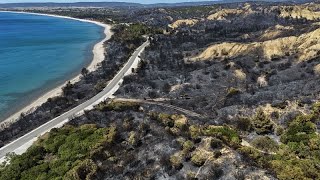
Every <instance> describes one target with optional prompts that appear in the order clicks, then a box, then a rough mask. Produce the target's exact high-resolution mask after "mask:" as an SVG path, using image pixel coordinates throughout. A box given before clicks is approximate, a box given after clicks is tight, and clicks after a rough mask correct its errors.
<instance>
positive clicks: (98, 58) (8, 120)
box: [0, 11, 113, 127]
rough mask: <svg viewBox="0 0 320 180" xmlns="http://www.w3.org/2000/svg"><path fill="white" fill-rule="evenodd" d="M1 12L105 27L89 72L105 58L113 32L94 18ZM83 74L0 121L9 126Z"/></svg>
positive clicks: (60, 92)
mask: <svg viewBox="0 0 320 180" xmlns="http://www.w3.org/2000/svg"><path fill="white" fill-rule="evenodd" d="M0 12H6V13H17V14H33V15H40V16H49V17H55V18H63V19H71V20H75V21H81V22H87V23H93V24H96V25H98V26H101V27H103V28H104V31H103V32H104V38H103V39H102V40H101V41H99V42H98V43H97V44H95V45H94V47H93V49H92V53H93V56H92V60H91V62H90V64H89V65H88V66H86V68H87V69H88V71H89V72H92V71H95V70H96V69H97V65H98V64H99V63H100V62H102V61H103V60H104V58H105V55H104V46H103V44H104V42H106V41H108V40H109V39H110V38H111V36H112V35H113V33H112V32H111V25H108V24H103V23H101V22H97V21H92V20H85V19H78V18H73V17H67V16H59V15H52V14H41V13H31V12H19V11H0ZM80 78H81V74H78V75H76V76H75V77H73V78H71V79H69V80H67V81H66V82H64V83H62V84H61V85H58V86H56V87H55V88H53V89H51V90H49V91H47V92H45V93H44V94H42V95H41V96H39V97H37V98H35V100H33V101H32V102H31V103H29V104H28V105H27V106H25V107H23V108H21V109H20V110H18V111H17V112H15V113H14V114H12V115H10V116H9V117H8V118H6V119H4V120H3V121H1V122H0V125H4V126H5V127H7V126H9V125H10V124H11V123H13V122H15V121H16V120H18V118H19V117H20V115H21V113H29V112H32V111H34V110H35V109H36V108H37V107H39V106H41V105H42V104H43V103H45V102H46V101H47V100H48V99H49V98H53V97H56V96H59V95H61V94H62V87H64V86H65V85H66V84H67V83H68V82H69V81H70V82H71V83H72V84H73V83H76V82H78V81H80Z"/></svg>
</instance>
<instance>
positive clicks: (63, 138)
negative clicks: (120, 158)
mask: <svg viewBox="0 0 320 180" xmlns="http://www.w3.org/2000/svg"><path fill="white" fill-rule="evenodd" d="M115 133H116V129H115V127H109V128H97V127H96V126H95V125H83V126H81V127H77V128H76V127H73V126H65V127H63V128H61V129H53V130H52V131H51V132H50V133H49V134H47V135H45V136H44V137H42V138H41V139H40V140H38V142H37V143H35V144H34V145H33V146H32V147H31V148H29V149H28V150H27V152H26V153H24V154H22V155H13V156H12V158H11V161H10V164H9V165H6V166H3V167H1V168H0V179H1V180H2V179H3V180H7V179H86V178H88V179H92V177H94V176H95V174H96V171H97V165H96V164H95V163H94V161H93V160H92V159H91V158H92V156H94V154H95V153H96V152H97V150H98V149H100V148H101V147H104V146H106V145H107V144H110V143H112V142H113V140H114V137H115Z"/></svg>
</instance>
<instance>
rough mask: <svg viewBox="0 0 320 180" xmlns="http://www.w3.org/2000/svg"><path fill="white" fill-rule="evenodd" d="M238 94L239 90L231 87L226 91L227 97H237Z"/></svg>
mask: <svg viewBox="0 0 320 180" xmlns="http://www.w3.org/2000/svg"><path fill="white" fill-rule="evenodd" d="M239 93H240V90H239V89H236V88H234V87H231V88H229V89H228V92H227V97H232V96H234V95H237V94H239Z"/></svg>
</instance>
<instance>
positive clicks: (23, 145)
mask: <svg viewBox="0 0 320 180" xmlns="http://www.w3.org/2000/svg"><path fill="white" fill-rule="evenodd" d="M148 45H149V41H146V42H145V43H143V44H142V45H141V46H140V47H139V48H137V49H136V51H135V52H134V53H133V54H132V56H131V57H130V59H129V60H128V62H127V63H126V64H125V65H124V66H123V68H122V69H121V70H120V71H119V72H118V73H117V75H116V76H115V77H114V78H113V79H112V80H111V81H110V82H109V83H108V85H107V86H106V87H105V88H104V89H103V91H102V92H100V93H99V94H97V95H96V96H94V97H93V98H91V99H89V100H88V101H86V102H84V103H82V104H80V105H78V106H77V107H75V108H73V109H71V110H70V111H68V112H66V113H64V114H62V115H60V116H58V117H56V118H54V119H52V120H50V121H49V122H47V123H45V124H43V125H42V126H40V127H38V128H36V129H34V130H33V131H31V132H29V133H27V134H25V135H24V136H22V137H20V138H18V139H16V140H15V141H13V142H11V143H9V144H7V145H5V146H4V147H2V148H0V160H2V161H3V160H4V157H5V155H6V154H7V153H11V152H15V153H16V154H21V153H23V151H25V150H26V149H27V148H28V147H30V145H31V144H32V142H33V141H34V140H36V139H37V137H39V136H41V135H43V134H45V133H46V132H49V131H50V130H51V129H53V128H56V127H59V126H61V125H62V124H64V123H66V122H68V121H69V119H71V118H72V117H74V115H76V114H79V113H81V112H83V110H85V109H91V108H92V107H93V106H94V105H96V104H98V103H100V102H102V101H104V100H105V99H106V98H108V97H110V96H111V95H112V94H113V93H114V91H115V90H116V89H115V88H117V87H118V86H119V83H120V82H121V81H122V79H123V77H124V76H125V75H126V74H128V73H129V72H131V71H132V66H133V65H134V63H137V62H136V61H138V60H139V54H140V53H141V52H142V51H143V50H144V48H145V47H146V46H148Z"/></svg>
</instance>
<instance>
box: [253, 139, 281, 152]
mask: <svg viewBox="0 0 320 180" xmlns="http://www.w3.org/2000/svg"><path fill="white" fill-rule="evenodd" d="M252 144H253V146H254V147H256V148H257V149H260V150H263V151H267V152H274V151H277V150H278V148H279V147H278V144H277V143H276V142H274V141H273V140H272V139H271V138H270V137H269V136H262V137H257V138H256V139H254V140H253V141H252Z"/></svg>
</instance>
